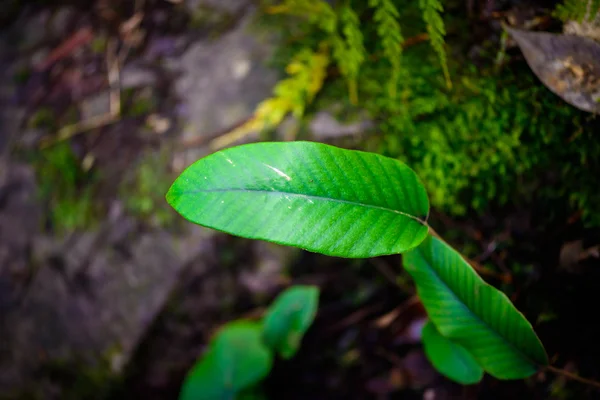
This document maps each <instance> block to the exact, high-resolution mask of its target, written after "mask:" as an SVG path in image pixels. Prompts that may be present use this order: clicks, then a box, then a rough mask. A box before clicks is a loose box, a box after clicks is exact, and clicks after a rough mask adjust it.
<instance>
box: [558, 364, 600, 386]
mask: <svg viewBox="0 0 600 400" xmlns="http://www.w3.org/2000/svg"><path fill="white" fill-rule="evenodd" d="M546 369H547V370H548V371H551V372H554V373H555V374H557V375H561V376H564V377H565V378H568V379H572V380H574V381H577V382H581V383H583V384H586V385H589V386H593V387H595V388H596V389H600V382H598V381H594V380H592V379H587V378H582V377H581V376H579V375H577V374H574V373H572V372H569V371H566V370H564V369H560V368H556V367H553V366H552V365H548V366H547V367H546Z"/></svg>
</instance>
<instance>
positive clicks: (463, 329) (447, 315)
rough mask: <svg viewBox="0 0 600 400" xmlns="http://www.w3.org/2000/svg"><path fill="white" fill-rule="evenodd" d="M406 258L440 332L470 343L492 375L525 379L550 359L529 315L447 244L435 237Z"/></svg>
mask: <svg viewBox="0 0 600 400" xmlns="http://www.w3.org/2000/svg"><path fill="white" fill-rule="evenodd" d="M403 262H404V268H405V269H406V271H407V272H408V273H410V275H411V276H412V277H413V279H414V280H415V283H416V285H417V291H418V294H419V297H420V298H421V301H422V303H423V305H424V306H425V309H426V310H427V314H428V316H429V318H430V319H431V321H433V323H434V324H435V326H436V328H437V329H438V331H439V332H440V333H441V334H442V335H443V336H445V337H447V338H448V339H450V340H452V341H454V342H456V343H458V344H460V345H462V346H463V347H465V348H466V349H467V350H468V351H469V352H470V353H471V354H472V355H473V356H474V357H475V359H476V360H477V362H478V363H479V365H481V367H482V368H483V369H484V370H485V371H486V372H488V373H489V374H490V375H492V376H494V377H496V378H499V379H521V378H525V377H528V376H530V375H532V374H533V373H535V372H536V371H537V370H538V368H539V367H540V366H543V365H547V364H548V359H547V356H546V352H545V351H544V347H543V346H542V344H541V342H540V340H539V339H538V337H537V335H536V334H535V332H534V331H533V328H532V327H531V324H530V323H529V322H528V321H527V319H525V317H524V316H523V314H521V313H520V312H519V311H518V310H517V309H516V308H515V307H514V306H513V305H512V303H511V302H510V300H509V299H508V297H506V295H505V294H504V293H502V292H500V291H499V290H497V289H495V288H494V287H492V286H490V285H489V284H487V283H485V282H484V281H483V280H482V279H481V278H480V277H479V275H477V273H476V272H475V271H474V270H473V268H472V267H471V266H470V265H469V264H468V263H467V262H466V261H465V260H464V258H463V257H462V256H461V255H460V254H459V253H457V252H456V251H455V250H454V249H452V248H451V247H450V246H448V245H447V244H446V243H444V242H443V241H441V240H439V239H437V238H434V237H431V236H430V237H428V238H427V239H426V240H425V241H424V242H423V243H422V244H421V245H420V246H419V247H417V248H415V249H414V250H411V251H409V252H407V253H406V254H404V256H403Z"/></svg>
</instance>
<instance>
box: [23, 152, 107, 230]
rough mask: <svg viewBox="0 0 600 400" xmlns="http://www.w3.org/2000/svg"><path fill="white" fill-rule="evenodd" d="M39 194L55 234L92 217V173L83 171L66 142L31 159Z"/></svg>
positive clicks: (83, 224) (82, 224)
mask: <svg viewBox="0 0 600 400" xmlns="http://www.w3.org/2000/svg"><path fill="white" fill-rule="evenodd" d="M34 165H35V169H36V175H37V179H38V181H39V191H40V193H39V194H40V197H41V198H42V199H43V200H44V201H45V202H46V203H47V206H48V209H49V210H50V211H49V213H48V216H49V220H50V221H49V222H50V223H51V225H52V226H53V228H54V229H55V230H56V231H58V232H59V233H68V232H71V231H73V230H76V229H82V228H85V227H88V226H89V225H91V224H92V223H93V222H95V220H96V210H95V204H94V196H93V189H94V183H95V179H94V178H95V177H94V174H93V173H92V172H91V171H85V170H84V169H83V168H82V167H81V162H80V161H79V160H78V159H77V158H76V156H75V154H73V151H72V150H71V147H70V145H69V144H68V143H59V144H58V145H56V146H53V147H50V148H48V149H44V150H42V151H41V152H40V154H39V156H37V157H36V159H35V161H34Z"/></svg>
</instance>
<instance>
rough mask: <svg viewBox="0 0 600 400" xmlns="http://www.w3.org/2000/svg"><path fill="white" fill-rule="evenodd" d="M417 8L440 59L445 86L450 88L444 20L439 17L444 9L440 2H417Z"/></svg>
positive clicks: (435, 0)
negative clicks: (421, 13)
mask: <svg viewBox="0 0 600 400" xmlns="http://www.w3.org/2000/svg"><path fill="white" fill-rule="evenodd" d="M419 7H420V8H421V11H422V12H423V20H424V21H425V23H426V24H427V33H428V34H429V41H430V42H431V46H432V47H433V50H434V51H435V52H436V53H437V55H438V58H439V59H440V64H441V65H442V69H443V71H444V77H445V78H446V85H447V86H448V87H452V82H451V81H450V72H449V71H448V59H447V56H446V50H445V49H444V36H445V35H446V28H445V26H444V20H443V19H442V17H441V15H440V14H441V13H442V11H444V7H443V6H442V3H441V0H419Z"/></svg>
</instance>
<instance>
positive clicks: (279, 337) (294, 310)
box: [263, 286, 319, 359]
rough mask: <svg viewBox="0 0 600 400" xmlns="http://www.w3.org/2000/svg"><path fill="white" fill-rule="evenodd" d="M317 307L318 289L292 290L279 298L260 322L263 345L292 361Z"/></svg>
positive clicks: (299, 287)
mask: <svg viewBox="0 0 600 400" xmlns="http://www.w3.org/2000/svg"><path fill="white" fill-rule="evenodd" d="M318 306H319V289H318V288H317V287H315V286H293V287H291V288H289V289H287V290H286V291H285V292H283V293H282V294H280V295H279V296H278V297H277V299H275V301H274V302H273V304H272V305H271V307H269V310H268V311H267V313H266V315H265V317H264V319H263V330H264V340H265V343H266V344H267V345H268V346H269V347H271V348H272V349H273V350H276V351H277V352H279V354H280V355H281V357H282V358H285V359H288V358H291V357H293V356H294V355H295V354H296V352H297V351H298V348H299V347H300V341H301V340H302V336H304V334H305V333H306V331H307V330H308V328H309V327H310V325H311V324H312V322H313V321H314V319H315V316H316V314H317V308H318Z"/></svg>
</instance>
